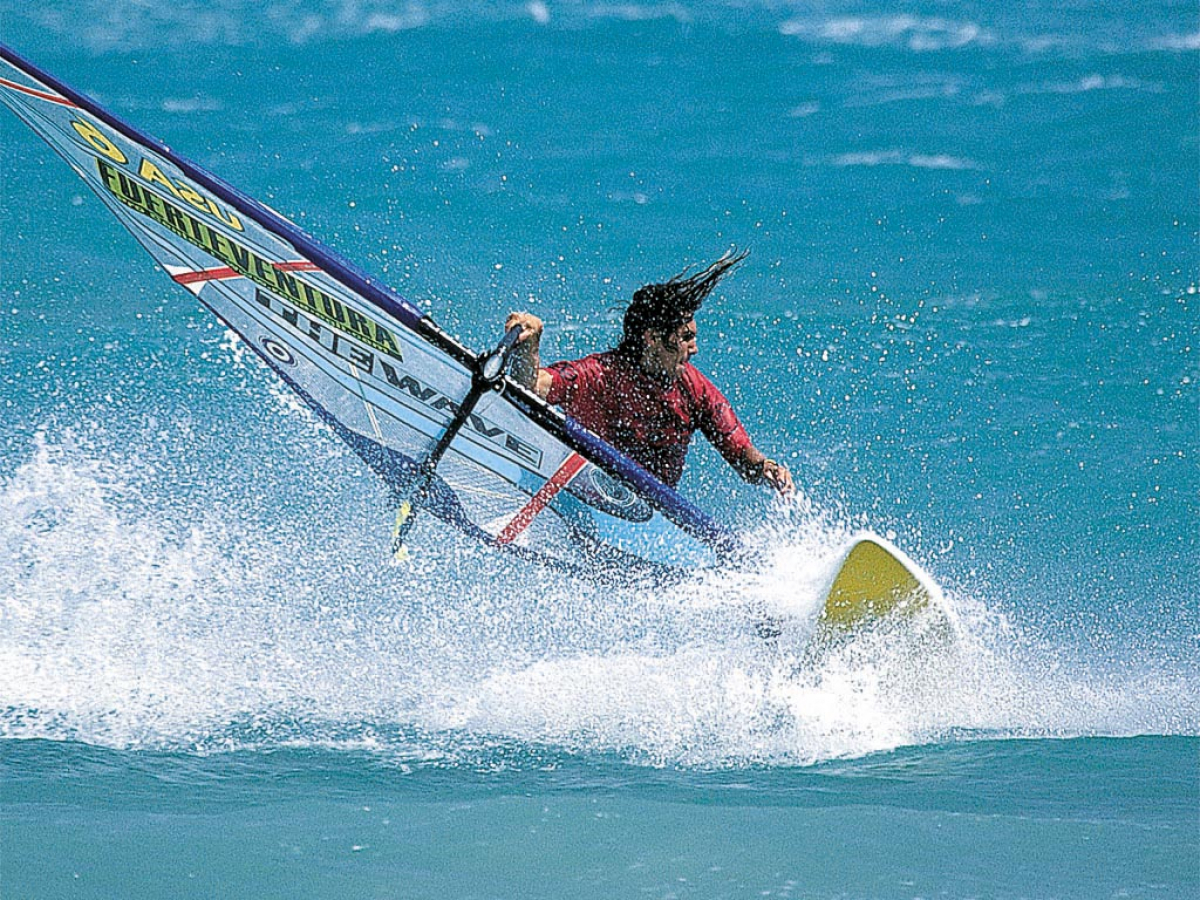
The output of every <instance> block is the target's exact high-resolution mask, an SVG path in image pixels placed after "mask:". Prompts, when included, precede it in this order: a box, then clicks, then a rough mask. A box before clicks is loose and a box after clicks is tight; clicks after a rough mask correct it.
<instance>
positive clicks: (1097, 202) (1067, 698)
mask: <svg viewBox="0 0 1200 900" xmlns="http://www.w3.org/2000/svg"><path fill="white" fill-rule="evenodd" d="M0 41H3V42H4V43H6V44H9V45H10V46H12V47H13V48H14V49H15V50H17V51H18V52H20V53H22V54H24V55H26V56H28V57H29V58H31V59H32V60H33V61H34V62H36V63H38V64H39V65H41V66H43V67H44V68H46V69H48V70H49V71H50V72H52V73H54V74H56V75H58V76H59V77H61V78H62V79H64V80H65V81H67V82H68V83H69V84H71V85H73V86H74V87H76V88H78V89H80V90H82V91H83V92H85V93H87V94H89V95H90V96H92V97H94V98H96V99H97V100H98V101H99V102H100V103H101V104H103V105H104V106H106V107H107V108H108V109H110V110H112V111H113V112H115V113H116V114H117V115H118V116H120V117H122V118H124V119H126V120H127V121H130V122H132V123H134V124H136V125H137V126H139V127H141V128H143V129H144V130H146V131H148V132H149V133H151V134H153V135H155V136H157V137H159V138H161V139H163V140H164V141H165V142H166V143H168V144H169V145H170V146H171V147H172V148H173V149H175V150H176V151H177V152H180V153H182V154H183V155H185V156H187V157H189V158H191V159H193V160H194V161H196V162H198V163H199V164H201V165H203V166H205V167H207V168H209V169H211V170H212V171H214V172H216V173H217V174H218V175H220V176H222V177H223V178H225V179H226V180H228V181H230V182H232V183H233V184H234V185H236V186H238V187H240V188H241V189H243V190H244V191H246V192H247V193H249V194H250V195H252V196H255V197H258V198H260V199H262V200H264V201H265V202H267V203H269V204H270V205H271V206H273V207H275V208H276V209H278V210H280V211H281V212H282V213H284V214H285V215H287V216H289V217H290V218H292V219H294V220H295V221H297V222H298V223H299V224H301V225H302V227H304V228H305V229H306V230H308V231H309V232H310V233H312V234H313V235H314V236H316V237H317V238H318V239H320V240H322V241H324V242H326V243H328V244H330V245H331V246H333V247H334V248H336V249H337V250H338V251H340V252H341V253H343V254H344V255H346V256H348V257H349V258H351V259H353V260H355V261H358V262H359V263H361V264H362V265H363V266H364V267H365V268H366V269H367V270H369V271H370V272H372V273H375V274H377V275H379V276H380V277H381V278H383V279H385V280H386V281H388V282H389V283H390V284H392V285H393V286H394V287H396V288H397V290H399V292H400V293H401V294H402V295H404V296H405V297H407V298H409V299H411V300H412V301H414V302H416V303H418V304H419V305H421V306H422V307H423V308H426V309H428V310H429V311H430V312H431V314H432V315H433V316H434V317H435V318H436V319H437V320H438V321H439V322H440V323H441V324H443V325H444V326H445V327H446V328H447V329H448V330H450V331H451V332H453V333H455V334H457V335H459V336H460V337H461V338H462V339H463V340H464V341H466V342H467V343H469V344H471V345H472V346H475V347H482V346H483V345H485V344H487V343H490V342H492V341H494V340H495V339H496V338H497V336H498V330H499V326H500V322H501V321H502V318H503V316H504V314H505V313H506V312H507V311H508V310H509V309H511V308H515V307H521V308H528V309H531V310H534V311H535V312H537V313H539V314H540V315H542V316H543V317H544V318H545V319H546V321H547V323H548V330H547V338H546V344H545V346H546V353H547V355H548V356H552V357H566V356H571V355H577V354H582V353H585V352H589V351H592V350H595V349H600V348H604V347H606V346H608V345H610V344H611V343H612V341H613V339H614V337H615V335H616V333H617V326H618V321H619V307H620V306H621V304H622V303H623V302H625V301H626V300H627V298H628V296H629V295H630V293H631V291H632V290H633V289H634V288H635V287H637V286H638V285H639V284H641V283H643V282H645V281H649V280H655V279H660V278H663V277H665V276H669V275H671V274H674V273H675V272H676V271H678V270H679V269H681V268H682V267H683V266H684V265H686V264H697V263H701V262H704V261H707V260H710V259H712V258H714V257H716V256H717V255H719V254H720V253H722V252H723V251H724V250H726V249H727V248H728V247H729V246H731V245H737V246H739V247H748V248H749V249H750V250H751V256H750V258H749V260H748V261H747V264H746V265H745V266H744V268H743V269H742V270H741V271H740V272H739V273H738V274H737V275H736V276H735V277H733V278H731V279H730V280H729V281H728V282H727V283H726V284H725V285H724V286H723V288H722V291H721V293H720V295H719V296H717V297H715V298H714V299H713V300H712V301H710V303H709V304H708V305H707V306H706V308H705V310H704V312H703V314H702V316H701V318H700V323H699V324H700V332H701V336H700V340H701V353H700V358H699V360H698V362H699V364H700V365H701V366H702V367H703V368H705V369H706V370H707V371H708V372H709V374H710V375H712V377H713V378H714V379H715V380H716V381H717V383H718V384H720V385H721V386H722V387H723V388H724V389H725V390H726V393H727V394H729V396H730V397H731V399H733V400H734V403H735V406H736V407H737V408H738V409H739V411H740V412H741V414H742V416H743V419H744V421H745V422H746V423H747V425H748V427H749V428H750V430H751V432H752V433H753V434H754V436H755V437H756V439H757V442H758V443H759V444H760V446H762V447H763V448H764V449H766V450H767V451H769V452H770V453H772V454H773V455H776V456H777V457H779V458H781V459H786V460H787V461H788V462H789V463H790V465H791V466H792V469H793V472H794V473H795V475H796V477H797V481H798V483H799V484H800V485H801V486H802V489H803V497H802V498H801V499H800V501H799V502H797V503H795V504H792V505H791V506H787V507H785V506H781V505H778V504H776V503H775V502H774V501H773V500H772V498H770V497H769V496H766V495H765V494H763V493H761V492H759V491H758V490H756V489H748V488H746V487H744V486H741V485H739V484H738V483H737V481H736V479H735V478H734V477H733V476H732V475H731V474H730V473H729V472H728V471H727V470H726V469H725V468H724V466H723V464H722V463H721V462H720V460H719V459H718V458H717V457H716V455H715V454H714V453H713V452H712V451H711V449H710V448H707V447H706V446H700V447H697V448H695V449H694V450H693V452H692V459H691V466H690V470H689V473H688V475H687V477H686V478H685V481H684V490H685V492H686V493H687V494H688V495H689V496H691V497H693V498H695V499H696V500H697V502H699V503H701V504H702V505H703V506H705V507H706V508H709V509H712V510H713V511H714V514H715V515H717V516H718V517H719V518H721V519H723V520H724V521H726V522H728V523H730V524H732V525H735V526H737V527H739V528H740V529H742V530H744V531H746V532H748V533H750V534H751V535H752V539H754V540H756V541H759V542H760V543H761V544H762V545H764V546H766V547H770V548H773V549H772V551H771V553H770V554H769V555H768V558H767V562H766V563H764V565H763V566H762V567H761V568H760V569H759V570H757V571H755V572H752V573H742V574H740V575H738V576H736V577H733V576H730V577H723V578H709V579H706V578H699V579H697V580H696V581H694V582H691V583H687V584H684V585H681V586H678V587H675V588H671V589H669V590H667V589H664V590H659V591H638V590H635V589H628V590H625V591H617V590H613V589H611V588H608V589H604V590H600V589H598V588H596V587H592V586H589V585H586V584H579V583H575V582H571V581H569V580H565V579H563V578H562V577H560V576H555V575H550V574H547V573H545V572H541V571H531V570H529V569H527V568H526V567H524V566H522V565H519V564H516V563H513V562H511V561H507V560H503V559H498V558H496V557H495V556H494V555H493V554H490V553H487V552H485V551H481V550H479V549H477V548H475V547H473V546H472V545H470V544H466V543H464V542H463V541H462V540H460V539H459V538H457V537H456V536H455V535H454V534H453V533H451V532H448V531H446V530H445V529H444V528H443V527H442V526H440V525H438V524H436V523H434V522H433V521H431V520H424V521H422V523H421V524H420V525H419V526H418V528H417V530H416V533H415V535H414V542H415V545H416V550H417V552H416V554H415V558H414V562H413V563H412V564H411V565H410V566H409V567H407V568H403V569H396V568H392V567H389V566H387V565H385V564H384V559H385V557H386V555H387V545H388V529H389V525H390V522H389V520H388V511H387V508H386V504H385V498H384V497H383V495H382V492H381V490H380V489H379V485H378V483H377V481H376V480H375V479H374V477H373V476H371V475H370V474H369V473H367V472H366V471H364V470H363V468H362V467H361V466H360V464H359V463H358V461H357V460H356V458H354V457H353V456H352V455H351V454H350V453H349V451H347V450H346V449H345V448H344V447H343V446H341V445H340V444H339V443H338V442H337V440H336V439H335V438H334V437H333V436H332V435H330V434H329V433H328V432H327V431H326V430H324V429H322V428H321V427H319V426H318V425H317V424H316V423H315V422H314V420H313V419H312V417H311V416H310V415H308V414H307V413H306V412H305V411H304V410H303V409H301V408H300V407H299V406H298V405H297V404H296V403H295V402H294V401H292V400H291V399H290V398H289V397H288V396H287V393H286V391H285V390H284V389H283V388H282V387H281V386H280V385H279V384H278V383H277V382H276V381H275V380H274V379H273V377H272V376H270V374H269V373H268V372H267V371H266V370H265V369H264V367H263V366H262V365H261V364H259V363H258V362H257V360H256V359H255V358H254V357H253V356H252V355H250V354H247V353H246V352H245V351H244V349H243V348H241V347H240V346H239V345H238V344H237V343H236V342H234V341H231V340H230V339H229V338H228V336H227V335H226V334H225V333H224V331H223V329H222V328H221V327H220V326H219V325H218V324H216V323H215V322H214V321H213V320H212V319H211V317H209V316H208V315H207V314H206V313H204V312H203V311H202V310H201V309H200V307H199V306H198V304H197V303H196V302H195V301H194V300H193V299H192V298H191V297H190V295H189V294H188V293H187V292H186V291H184V290H182V289H180V288H178V287H176V286H175V285H173V284H171V283H170V281H169V279H167V278H166V277H165V276H164V275H163V274H162V273H161V272H157V271H155V269H154V267H153V265H152V263H151V262H150V261H149V259H148V258H146V257H145V256H144V255H143V253H142V251H141V250H140V248H139V247H138V246H137V245H136V244H135V242H134V241H133V239H132V238H131V237H130V236H129V235H128V234H126V233H125V232H124V231H123V230H121V229H120V227H119V226H118V225H117V224H116V223H115V221H113V220H111V219H110V217H109V216H108V214H107V212H106V211H105V210H104V209H103V207H102V206H101V204H100V203H99V201H98V200H96V199H95V198H94V197H93V196H91V195H90V194H89V193H88V192H87V190H86V188H85V187H84V186H83V184H82V182H80V181H79V180H78V179H77V178H76V177H75V176H74V175H73V173H71V171H70V170H69V169H68V168H66V167H65V166H64V165H63V164H62V163H61V162H60V161H59V160H58V159H57V158H55V157H54V156H53V155H52V153H51V152H50V150H49V149H48V148H47V147H46V146H44V145H43V144H42V143H41V142H40V141H39V140H38V139H37V138H35V137H34V136H33V135H32V133H31V132H29V131H28V130H27V129H26V128H25V126H23V125H22V124H21V123H20V122H19V121H18V120H17V119H16V118H15V117H13V116H12V115H11V114H9V113H8V112H7V110H0V251H2V252H0V895H2V896H3V897H4V898H6V900H7V898H13V900H17V898H75V897H78V898H111V897H123V898H167V897H170V898H177V897H179V898H216V897H264V898H265V897H280V898H284V897H287V898H297V897H299V898H308V897H314V898H315V897H321V898H326V897H329V898H333V897H337V898H341V897H351V898H360V897H361V898H372V897H380V898H385V897H387V898H390V897H395V898H427V897H446V898H562V897H573V898H626V897H628V898H633V897H654V898H717V897H729V898H742V897H763V896H767V897H792V898H834V897H838V898H841V897H846V898H915V897H950V898H966V897H980V898H1025V897H1029V898H1108V897H1138V898H1140V897H1147V898H1160V897H1161V898H1189V897H1195V896H1197V894H1198V893H1200V737H1198V735H1200V563H1198V562H1197V560H1198V559H1200V475H1198V468H1197V455H1198V452H1200V393H1198V385H1197V380H1198V379H1200V371H1198V369H1200V366H1198V364H1197V361H1198V359H1200V354H1198V352H1197V341H1198V339H1200V316H1198V305H1200V297H1198V296H1197V291H1198V290H1200V287H1198V285H1200V254H1198V245H1197V234H1198V227H1200V142H1198V135H1200V115H1198V106H1197V85H1198V81H1200V16H1198V14H1197V9H1196V6H1195V3H1194V2H1176V0H1142V2H1137V3H1135V2H1133V0H1109V2H1090V3H1085V2H1079V0H1068V2H1060V3H1054V4H1051V3H1042V2H1036V0H1014V2H1012V3H1007V4H983V3H976V2H967V0H912V2H904V0H901V2H895V3H886V4H885V3H882V2H879V0H859V2H854V0H828V2H812V3H800V2H782V0H780V2H770V0H763V2H754V0H743V2H734V0H730V2H699V0H679V2H665V3H658V2H650V0H646V2H634V3H606V2H591V0H575V2H554V0H544V2H538V0H535V2H531V3H503V2H502V3H483V2H478V3H473V2H466V0H447V2H436V0H429V2H419V0H358V2H355V0H340V2H334V0H327V2H311V3H295V2H283V0H267V2H265V3H257V2H249V0H225V2H220V3H198V2H193V0H179V2H173V3H166V2H162V0H137V2H135V0H105V2H93V0H79V2H75V3H68V2H55V0H47V2H43V3H38V4H30V3H24V2H16V0H2V2H0ZM861 527H869V528H871V529H873V530H876V531H878V532H881V533H884V534H888V535H891V536H893V539H894V540H895V542H896V543H897V544H898V545H899V546H901V547H902V548H903V549H904V550H906V551H907V552H908V553H909V554H910V555H912V556H913V557H914V558H916V559H917V560H919V561H920V562H921V563H922V564H923V565H924V566H925V567H926V568H927V569H928V570H929V571H930V573H931V574H932V575H933V576H934V577H935V578H936V579H937V580H938V581H939V583H940V584H942V585H943V586H944V588H945V590H946V593H947V597H948V602H949V604H950V605H951V607H952V609H953V610H954V612H955V614H956V615H957V616H958V618H959V619H960V621H961V623H962V627H963V630H964V634H965V638H964V644H963V650H962V652H961V653H960V654H959V655H958V656H956V657H954V658H953V659H949V660H940V661H938V662H937V664H936V665H935V664H930V665H927V666H916V667H914V665H913V662H912V660H911V659H909V658H907V657H904V656H902V655H898V654H895V653H892V652H890V651H891V649H892V648H891V647H890V646H888V644H887V643H886V642H884V643H878V642H876V643H872V644H861V645H856V646H852V647H850V648H847V650H846V652H844V653H841V654H839V655H836V656H834V657H833V658H831V659H829V660H826V661H825V662H824V663H823V664H822V665H821V666H812V665H806V664H805V662H804V660H803V658H802V649H803V647H802V637H801V636H800V635H799V634H797V633H794V632H792V633H785V634H784V636H783V637H782V638H781V640H780V643H779V647H778V648H776V649H774V650H768V649H766V648H764V647H763V645H762V644H761V642H759V641H758V640H757V639H756V638H755V637H754V636H753V634H752V633H751V631H750V629H749V628H748V627H747V624H746V623H747V610H749V609H751V608H754V607H755V606H756V605H760V604H764V605H766V606H767V607H769V608H773V609H775V610H777V611H779V612H781V613H784V614H786V613H789V612H791V613H796V614H800V613H802V612H803V610H804V609H806V608H808V607H810V606H811V605H812V603H813V602H814V595H813V589H812V584H813V583H814V579H816V578H817V576H818V575H819V574H820V573H821V572H822V571H823V569H822V567H823V566H827V565H828V563H829V560H830V559H831V554H833V553H834V552H835V551H836V548H837V547H838V546H839V545H840V543H841V542H842V541H843V539H844V538H845V537H846V535H847V534H849V533H850V532H852V531H853V530H855V529H857V528H861Z"/></svg>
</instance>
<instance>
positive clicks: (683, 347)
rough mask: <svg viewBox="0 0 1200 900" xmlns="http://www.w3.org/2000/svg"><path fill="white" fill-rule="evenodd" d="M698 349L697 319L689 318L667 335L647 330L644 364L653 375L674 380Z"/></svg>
mask: <svg viewBox="0 0 1200 900" xmlns="http://www.w3.org/2000/svg"><path fill="white" fill-rule="evenodd" d="M697 350H698V348H697V346H696V320H695V319H688V321H686V322H684V323H683V324H682V325H680V326H679V327H678V328H677V329H675V330H674V331H673V332H671V333H670V334H667V335H658V334H655V333H654V332H651V331H647V332H646V352H645V353H644V354H643V356H642V362H643V366H644V368H645V369H646V371H647V372H648V373H649V374H651V375H653V376H656V377H659V378H663V379H665V380H668V381H674V380H675V379H676V378H678V377H679V376H680V375H682V374H683V367H684V366H685V365H687V363H688V360H690V359H691V358H692V357H693V356H695V355H696V352H697Z"/></svg>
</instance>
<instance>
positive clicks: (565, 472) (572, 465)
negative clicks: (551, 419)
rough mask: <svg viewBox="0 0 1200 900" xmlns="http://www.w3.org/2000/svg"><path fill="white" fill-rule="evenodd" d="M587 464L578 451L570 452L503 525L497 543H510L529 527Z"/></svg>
mask: <svg viewBox="0 0 1200 900" xmlns="http://www.w3.org/2000/svg"><path fill="white" fill-rule="evenodd" d="M586 465H587V460H586V459H584V458H583V457H582V456H580V455H579V454H578V453H572V454H571V455H570V456H568V457H567V461H566V462H564V463H563V464H562V465H561V466H559V467H558V471H557V472H555V473H554V474H553V475H551V476H550V480H549V481H547V482H546V483H545V484H543V485H542V486H541V487H540V488H539V489H538V492H537V493H536V494H534V495H533V496H532V497H530V498H529V502H528V503H526V504H525V507H524V508H523V509H522V510H521V511H520V512H519V513H517V514H516V515H515V516H513V519H512V521H511V522H509V523H508V524H507V525H505V526H504V530H503V531H501V532H500V534H499V535H498V536H497V538H496V543H498V544H510V543H512V541H513V540H514V539H515V538H516V537H517V536H518V535H519V534H521V532H523V531H524V530H525V529H526V528H528V527H529V525H530V523H531V522H532V521H533V520H534V519H535V518H537V515H538V513H540V512H541V511H542V510H543V509H545V508H546V507H547V506H549V505H550V501H551V500H553V499H554V497H555V495H556V494H557V493H558V492H559V491H561V490H562V489H563V488H565V487H566V486H567V485H568V484H570V483H571V479H572V478H574V477H575V476H576V475H578V474H579V470H580V469H582V468H583V467H584V466H586Z"/></svg>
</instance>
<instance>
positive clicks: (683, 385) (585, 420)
mask: <svg viewBox="0 0 1200 900" xmlns="http://www.w3.org/2000/svg"><path fill="white" fill-rule="evenodd" d="M745 257H746V254H745V252H742V253H738V254H734V253H727V254H725V256H723V257H721V259H719V260H717V261H716V262H715V263H713V264H712V265H711V266H709V267H708V268H707V269H705V270H704V271H702V272H697V273H695V274H693V275H688V274H687V270H684V272H682V273H680V274H679V275H676V276H675V277H674V278H672V279H671V280H670V281H667V282H665V283H663V284H648V285H646V286H645V287H641V288H639V289H638V290H637V291H635V292H634V295H633V302H632V303H630V305H629V308H628V309H627V310H626V311H625V322H624V335H623V336H622V338H621V342H620V343H619V344H618V345H617V347H616V348H615V349H613V350H609V351H607V352H604V353H594V354H592V355H591V356H586V357H584V358H583V359H578V360H574V361H571V362H558V363H554V364H553V365H550V366H547V367H546V368H542V367H541V363H540V356H539V350H538V348H539V344H540V341H541V336H542V321H541V320H540V319H539V318H538V317H537V316H534V315H532V314H530V313H523V312H515V313H512V314H511V315H510V316H509V317H508V321H507V322H506V323H505V326H504V327H505V330H508V329H510V328H512V327H513V326H514V325H520V326H521V335H520V338H519V339H518V340H519V343H518V344H517V346H516V349H515V350H514V353H513V357H512V363H511V369H510V371H511V372H512V375H513V377H514V378H516V379H517V380H518V381H519V382H521V383H522V384H524V385H525V386H526V387H528V388H530V389H531V390H533V391H535V392H536V393H537V394H538V396H540V397H542V398H543V399H545V400H547V401H549V402H550V403H553V404H554V405H556V406H561V407H562V408H563V410H564V411H565V412H566V413H567V415H569V416H570V417H571V418H573V419H575V421H577V422H579V423H580V424H581V425H583V426H584V427H585V428H587V429H588V430H589V431H591V432H593V433H594V434H596V435H597V436H599V437H601V438H603V439H604V440H605V441H607V442H608V443H610V444H612V445H613V446H614V447H616V448H617V449H618V450H620V451H621V452H623V453H625V454H626V455H627V456H629V457H631V458H632V459H633V460H634V461H635V462H637V463H638V464H640V465H641V466H642V468H644V469H646V470H647V471H648V472H650V473H651V474H653V475H654V476H655V477H657V478H658V479H659V480H660V481H663V482H665V483H666V484H669V485H671V486H672V487H674V486H675V485H677V484H678V483H679V479H680V477H681V476H682V475H683V466H684V462H685V461H686V459H687V451H688V445H689V443H690V442H691V439H692V434H693V433H694V432H696V431H697V430H699V431H700V432H701V433H702V434H703V435H704V436H705V437H706V438H707V439H708V440H709V442H710V443H711V444H712V445H713V446H714V447H716V448H717V450H718V451H719V452H720V454H721V455H722V456H723V457H724V458H725V460H726V462H728V463H729V464H730V465H731V466H732V467H733V468H734V470H735V471H736V472H737V473H738V474H739V475H741V477H742V478H743V479H745V480H746V481H748V482H751V483H754V484H757V483H762V482H766V483H767V484H769V485H771V486H772V487H773V488H775V489H776V490H777V491H779V492H780V493H781V494H785V495H786V494H790V493H791V492H792V491H793V490H794V485H793V484H792V476H791V473H790V472H789V471H788V469H787V466H784V465H781V464H780V463H778V462H776V461H775V460H773V459H768V458H767V457H766V456H765V455H764V454H763V453H761V452H760V451H759V450H758V449H757V448H756V447H755V446H754V444H753V443H752V442H751V440H750V437H749V435H748V434H746V429H745V428H744V427H742V423H741V422H739V421H738V418H737V416H736V415H735V414H734V412H733V408H732V407H731V406H730V405H729V401H728V400H726V399H725V397H724V395H723V394H722V393H721V392H720V391H719V390H718V389H717V388H716V386H715V385H713V383H712V382H711V381H709V380H708V379H707V378H706V377H705V376H704V375H702V374H701V373H700V370H699V369H697V368H696V367H695V366H693V365H692V364H691V363H690V362H689V360H690V359H691V358H692V357H693V356H694V355H695V354H696V352H697V346H696V319H695V315H696V312H697V310H699V309H700V305H701V304H702V303H703V302H704V300H705V298H706V297H708V295H709V294H710V293H712V290H713V288H715V287H716V286H717V282H719V281H720V280H721V278H722V277H723V276H724V275H725V274H726V273H727V272H729V270H731V269H732V268H733V267H734V266H736V265H737V264H738V263H740V262H741V261H742V260H743V259H745Z"/></svg>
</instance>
